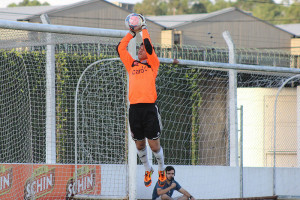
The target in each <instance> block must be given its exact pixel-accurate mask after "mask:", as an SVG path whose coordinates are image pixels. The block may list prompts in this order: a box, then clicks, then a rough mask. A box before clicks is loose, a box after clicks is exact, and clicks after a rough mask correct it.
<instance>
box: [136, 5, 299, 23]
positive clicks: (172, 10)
mask: <svg viewBox="0 0 300 200" xmlns="http://www.w3.org/2000/svg"><path fill="white" fill-rule="evenodd" d="M228 7H237V8H239V9H241V10H244V11H247V12H251V13H252V14H253V16H255V17H257V18H259V19H262V20H265V21H268V22H270V23H272V24H289V23H300V3H299V2H297V1H294V2H293V3H292V4H289V3H288V2H285V0H283V1H282V4H276V3H275V2H274V1H273V0H258V1H248V0H237V1H235V2H232V1H226V0H216V1H214V3H212V1H210V0H173V1H164V0H143V2H142V3H137V4H136V5H135V12H137V13H142V14H144V15H180V14H199V13H210V12H214V11H217V10H221V9H224V8H228Z"/></svg>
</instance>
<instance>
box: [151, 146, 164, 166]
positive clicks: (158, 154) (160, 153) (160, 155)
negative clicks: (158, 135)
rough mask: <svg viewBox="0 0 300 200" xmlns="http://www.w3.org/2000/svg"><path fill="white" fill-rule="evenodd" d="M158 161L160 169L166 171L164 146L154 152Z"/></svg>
mask: <svg viewBox="0 0 300 200" xmlns="http://www.w3.org/2000/svg"><path fill="white" fill-rule="evenodd" d="M153 154H154V156H155V158H156V160H157V163H158V171H164V170H165V165H164V152H163V148H162V147H160V149H159V151H158V152H153Z"/></svg>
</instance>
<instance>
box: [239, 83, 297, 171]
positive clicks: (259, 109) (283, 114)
mask: <svg viewBox="0 0 300 200" xmlns="http://www.w3.org/2000/svg"><path fill="white" fill-rule="evenodd" d="M277 90H278V88H238V89H237V104H238V107H240V106H241V105H243V160H244V166H247V167H265V166H273V134H274V103H275V96H276V94H277ZM293 99H294V100H293ZM296 103H297V102H296V89H295V88H285V89H283V90H282V91H281V93H280V95H279V99H278V106H277V115H276V116H277V131H276V133H277V134H276V143H277V147H276V148H277V150H278V151H281V153H276V160H277V164H278V165H277V166H283V167H291V166H296V164H295V163H296V159H297V158H296V155H295V154H294V153H293V152H294V151H296V148H297V144H296V143H295V142H296V141H297V140H296V139H295V137H296V135H297V133H296V132H297V129H296ZM282 152H283V153H282ZM284 152H288V153H287V154H285V153H284Z"/></svg>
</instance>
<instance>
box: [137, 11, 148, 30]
mask: <svg viewBox="0 0 300 200" xmlns="http://www.w3.org/2000/svg"><path fill="white" fill-rule="evenodd" d="M139 16H140V18H141V20H142V29H145V28H147V24H146V19H145V17H144V16H143V15H142V14H139Z"/></svg>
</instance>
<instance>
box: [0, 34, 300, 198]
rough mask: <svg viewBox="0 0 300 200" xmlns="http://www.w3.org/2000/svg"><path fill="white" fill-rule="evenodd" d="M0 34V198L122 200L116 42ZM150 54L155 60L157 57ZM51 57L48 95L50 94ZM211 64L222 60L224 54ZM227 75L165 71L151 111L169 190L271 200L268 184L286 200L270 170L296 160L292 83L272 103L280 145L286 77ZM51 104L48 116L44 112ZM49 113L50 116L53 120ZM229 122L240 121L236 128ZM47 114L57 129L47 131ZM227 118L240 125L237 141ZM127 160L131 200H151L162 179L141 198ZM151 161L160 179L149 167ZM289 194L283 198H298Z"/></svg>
mask: <svg viewBox="0 0 300 200" xmlns="http://www.w3.org/2000/svg"><path fill="white" fill-rule="evenodd" d="M1 33H2V35H1V37H2V41H3V42H2V43H1V44H0V47H1V51H0V58H1V61H0V63H1V65H0V66H1V68H0V75H1V79H0V81H1V93H0V111H1V112H0V116H1V117H0V125H1V126H0V136H1V140H0V144H1V151H0V159H1V161H0V162H1V163H0V170H1V171H0V174H1V176H0V198H1V199H7V200H8V199H21V198H24V199H39V198H40V199H47V198H48V199H51V198H52V199H72V198H75V197H76V196H75V195H78V194H79V195H87V196H88V197H90V198H91V197H93V196H94V197H95V198H96V197H97V198H106V199H113V198H120V199H124V198H128V196H129V193H130V192H132V191H130V184H129V181H130V179H131V178H132V177H130V176H129V170H130V167H129V154H128V152H129V151H130V149H129V146H128V142H129V141H130V140H131V138H130V137H128V117H127V115H128V113H127V109H128V102H127V77H126V71H125V68H124V66H123V64H122V63H121V62H120V60H119V59H118V58H117V57H118V55H117V52H116V50H115V48H116V46H117V44H118V42H119V41H120V39H107V38H102V37H95V36H87V35H71V34H58V33H51V35H50V34H49V33H42V32H35V31H25V30H23V31H16V30H12V29H2V30H1ZM49 49H50V50H51V49H52V52H51V51H50V52H49ZM157 51H158V52H157V53H158V55H161V54H160V53H161V52H162V51H164V49H163V48H161V49H159V48H158V50H157ZM51 55H52V56H53V57H52V59H53V58H54V59H55V65H54V67H55V74H54V79H55V85H53V88H50V91H52V92H53V91H54V94H52V95H50V96H48V93H47V90H48V89H49V88H48V86H47V84H48V81H49V74H48V73H49V71H48V70H47V68H48V67H49V59H51ZM166 55H169V54H166ZM218 55H220V56H222V59H224V60H225V61H228V53H227V52H224V50H222V51H220V52H219V53H218ZM49 56H50V57H49ZM52 61H53V60H52ZM183 61H184V60H183ZM185 61H186V60H185ZM225 61H224V62H225ZM221 64H223V66H224V67H223V68H221V67H218V66H220V65H221ZM230 70H231V69H230V68H229V67H227V68H226V66H225V64H224V63H215V65H214V66H211V65H210V64H209V63H207V65H205V64H203V63H198V64H197V63H192V62H189V61H186V62H185V63H184V62H183V63H182V64H180V65H173V64H171V62H169V61H162V62H161V66H160V69H159V74H158V77H157V91H158V99H157V104H158V107H159V108H160V112H161V116H162V123H163V131H162V136H161V146H162V147H163V149H164V155H165V164H166V165H174V166H175V168H176V177H175V178H176V180H177V181H178V182H179V183H180V184H181V186H182V187H183V188H186V189H187V190H188V191H189V192H190V193H191V194H193V196H195V197H196V198H197V199H223V198H239V197H259V196H260V197H266V198H270V197H269V196H272V195H273V194H274V182H275V183H277V186H276V187H275V189H279V190H275V194H276V195H277V194H279V195H288V194H289V192H285V190H284V189H282V188H284V186H282V185H280V183H278V182H276V181H277V180H273V177H274V176H273V175H274V171H272V168H269V167H274V166H280V167H293V166H297V155H294V154H291V153H290V152H295V151H296V150H297V148H298V146H297V143H296V142H294V141H295V140H296V141H297V139H296V134H295V133H296V131H295V130H294V129H293V130H292V129H291V130H290V129H289V131H290V133H291V134H289V137H285V134H284V133H285V130H286V129H284V128H282V127H287V126H290V125H291V124H290V122H286V121H284V120H286V118H283V117H286V115H287V114H286V112H287V113H288V115H290V116H293V119H294V117H295V116H296V113H295V112H294V110H295V109H294V108H295V95H296V94H297V92H296V88H295V87H296V86H297V85H298V82H299V80H298V79H295V80H293V81H291V82H289V83H288V84H287V85H286V88H285V90H284V91H283V92H284V96H280V97H279V103H280V105H281V106H280V108H287V107H284V106H283V105H285V106H287V105H289V106H288V108H289V109H281V110H278V112H279V115H278V116H282V118H281V117H279V120H282V121H278V123H277V124H276V127H278V128H279V130H278V135H277V140H276V138H275V137H274V135H273V132H274V131H273V130H274V127H273V125H274V124H273V123H272V117H273V116H274V110H273V106H274V98H275V95H276V92H277V89H278V88H279V87H280V86H281V85H282V83H283V82H284V81H285V80H287V79H288V78H290V77H292V76H293V74H292V73H287V72H276V70H275V71H273V72H266V71H259V70H256V71H253V70H251V69H248V70H237V73H236V76H235V77H231V76H230V73H229V71H230ZM232 78H233V79H234V80H232ZM233 83H234V84H235V85H234V87H235V88H234V91H235V96H233V98H232V97H231V96H230V94H231V92H232V88H231V86H232V84H233ZM51 89H54V90H51ZM50 94H51V92H50ZM291 96H292V98H290V97H291ZM53 97H54V98H53ZM50 98H51V99H52V100H50V101H51V102H52V103H53V102H54V105H55V106H54V108H53V107H52V108H49V107H48V103H47V102H48V101H49V99H50ZM231 102H235V104H234V105H235V106H236V107H234V108H232V107H231V106H230V104H231ZM241 106H243V108H244V109H243V112H242V111H241V110H240V107H241ZM238 108H239V109H238ZM49 109H53V110H52V114H53V113H54V115H50V116H49V112H48V111H49ZM232 110H233V111H232ZM230 112H237V113H239V115H238V116H236V119H232V118H230V117H229V116H230V115H229V113H230ZM240 114H242V115H243V118H240V117H241V115H240ZM294 115H295V116H294ZM53 116H54V118H55V120H54V124H51V123H50V124H49V123H48V121H47V119H48V118H49V117H50V118H51V117H53ZM262 116H263V117H262ZM232 120H235V121H234V123H233V124H237V127H236V133H235V135H234V136H232V135H231V133H230V132H231V130H232V129H231V124H232V123H231V122H232ZM283 122H286V123H283ZM287 124H288V125H287ZM295 124H296V122H294V121H293V122H292V125H291V127H295ZM49 125H50V126H54V132H52V133H51V132H50V133H51V134H52V135H53V134H54V135H55V140H54V141H53V140H49V138H48V136H49V132H48V129H47V126H49ZM241 136H243V140H242V139H241ZM275 146H276V147H277V149H275ZM239 148H240V151H239V152H238V149H239ZM49 149H50V150H49ZM278 151H279V153H280V154H278ZM282 152H287V153H288V154H287V156H282ZM150 155H151V154H150ZM274 155H275V156H276V158H277V159H275V160H274V158H275V157H274ZM291 155H292V156H291ZM48 157H51V158H52V157H54V161H53V160H51V159H50V162H49V160H48V159H47V158H48ZM150 157H151V156H150ZM135 161H136V162H137V164H138V166H137V169H136V171H135V174H136V178H135V177H134V178H133V179H135V181H136V183H134V184H135V186H136V189H135V191H134V193H135V194H134V195H135V198H137V199H150V198H151V195H152V190H153V188H154V185H155V182H156V180H157V178H158V175H157V173H155V174H153V183H152V186H151V187H149V188H146V187H145V186H144V184H143V175H144V169H143V166H142V165H141V163H140V162H139V160H138V159H136V160H135ZM151 162H153V164H154V168H155V170H157V165H156V164H157V162H156V160H155V159H153V160H151ZM287 177H289V176H287ZM278 181H279V182H280V181H282V179H278ZM297 187H298V186H297V184H295V185H294V186H292V187H290V188H292V190H293V191H300V189H299V188H297ZM277 191H278V193H277ZM293 194H298V193H297V192H294V193H293ZM299 195H300V194H299ZM74 196H75V197H74ZM272 198H276V197H272ZM87 199H88V198H87Z"/></svg>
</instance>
